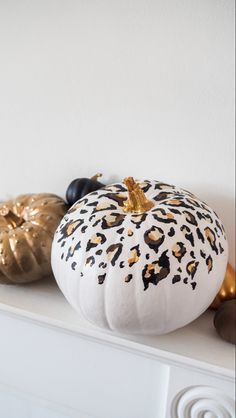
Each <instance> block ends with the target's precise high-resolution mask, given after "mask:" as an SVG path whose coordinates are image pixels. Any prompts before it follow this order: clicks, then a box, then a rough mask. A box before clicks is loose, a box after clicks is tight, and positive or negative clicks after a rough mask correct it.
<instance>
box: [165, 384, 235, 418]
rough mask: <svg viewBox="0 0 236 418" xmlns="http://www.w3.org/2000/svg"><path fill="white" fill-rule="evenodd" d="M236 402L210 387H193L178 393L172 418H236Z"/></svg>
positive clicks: (173, 405)
mask: <svg viewBox="0 0 236 418" xmlns="http://www.w3.org/2000/svg"><path fill="white" fill-rule="evenodd" d="M234 413H235V409H234V401H233V399H231V398H230V397H229V396H227V395H226V394H225V393H224V392H223V391H221V390H219V389H216V388H214V387H210V386H193V387H188V388H185V389H184V390H183V391H181V392H180V393H178V395H177V396H176V398H175V399H174V401H173V404H172V407H171V418H202V417H209V418H234V416H235V415H234Z"/></svg>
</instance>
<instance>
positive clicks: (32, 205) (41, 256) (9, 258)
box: [0, 193, 68, 284]
mask: <svg viewBox="0 0 236 418" xmlns="http://www.w3.org/2000/svg"><path fill="white" fill-rule="evenodd" d="M67 209H68V208H67V206H66V203H65V202H64V200H63V199H61V198H60V197H58V196H56V195H53V194H49V193H40V194H25V195H21V196H19V197H17V198H16V199H15V200H9V201H8V202H3V203H0V283H5V284H10V283H28V282H32V281H35V280H39V279H41V278H43V277H45V276H48V275H49V274H50V273H51V263H50V257H51V244H52V238H53V235H54V232H55V230H56V228H57V226H58V224H59V223H60V220H61V218H62V217H63V216H64V214H65V212H66V210H67Z"/></svg>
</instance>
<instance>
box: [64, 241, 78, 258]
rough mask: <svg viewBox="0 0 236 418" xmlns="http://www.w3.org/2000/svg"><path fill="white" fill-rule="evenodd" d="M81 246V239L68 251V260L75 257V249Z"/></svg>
mask: <svg viewBox="0 0 236 418" xmlns="http://www.w3.org/2000/svg"><path fill="white" fill-rule="evenodd" d="M80 248H81V242H80V241H79V242H78V243H77V244H76V245H75V246H74V247H72V246H71V247H70V248H69V249H68V251H67V255H66V261H68V260H69V258H70V257H73V255H74V253H75V251H78V250H79V249H80Z"/></svg>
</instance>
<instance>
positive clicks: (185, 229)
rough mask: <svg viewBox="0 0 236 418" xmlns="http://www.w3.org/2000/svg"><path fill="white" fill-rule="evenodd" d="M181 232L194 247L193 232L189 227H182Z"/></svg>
mask: <svg viewBox="0 0 236 418" xmlns="http://www.w3.org/2000/svg"><path fill="white" fill-rule="evenodd" d="M180 231H182V232H183V234H184V236H185V238H186V239H187V240H188V241H189V242H190V244H191V245H192V247H194V238H193V234H192V232H190V231H191V229H190V228H189V227H188V226H187V225H183V226H181V228H180Z"/></svg>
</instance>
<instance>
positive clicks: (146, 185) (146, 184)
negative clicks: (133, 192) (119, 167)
mask: <svg viewBox="0 0 236 418" xmlns="http://www.w3.org/2000/svg"><path fill="white" fill-rule="evenodd" d="M139 186H140V188H141V189H142V191H143V192H144V193H147V191H148V190H149V189H150V187H152V185H151V183H147V182H145V183H143V184H142V183H139Z"/></svg>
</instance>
